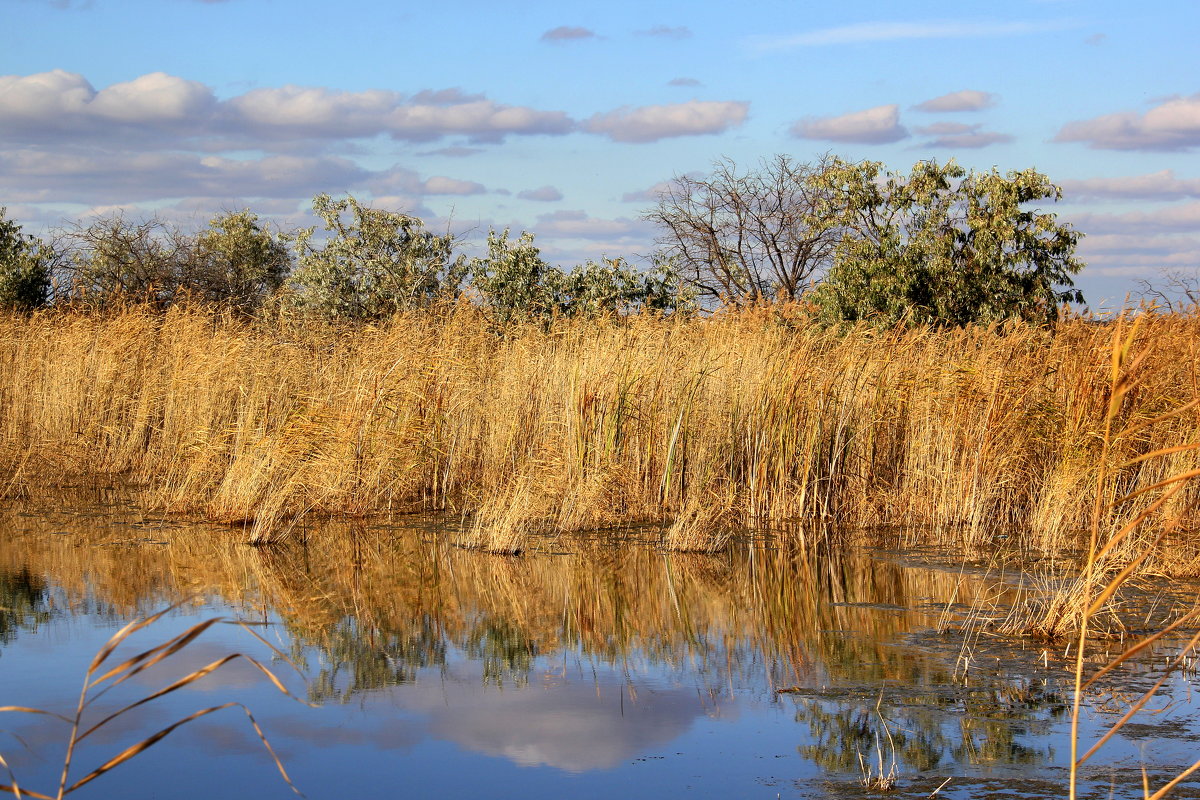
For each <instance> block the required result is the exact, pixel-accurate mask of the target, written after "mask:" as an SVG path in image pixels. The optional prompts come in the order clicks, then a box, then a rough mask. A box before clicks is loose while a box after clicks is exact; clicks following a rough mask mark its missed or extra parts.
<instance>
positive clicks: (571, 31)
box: [541, 25, 596, 42]
mask: <svg viewBox="0 0 1200 800" xmlns="http://www.w3.org/2000/svg"><path fill="white" fill-rule="evenodd" d="M594 38H596V32H595V31H593V30H591V29H590V28H580V27H574V26H571V25H559V26H558V27H557V28H551V29H550V30H548V31H546V32H545V33H543V34H542V36H541V39H542V41H543V42H577V41H580V40H581V39H594Z"/></svg>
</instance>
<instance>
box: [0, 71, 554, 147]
mask: <svg viewBox="0 0 1200 800" xmlns="http://www.w3.org/2000/svg"><path fill="white" fill-rule="evenodd" d="M575 127H576V126H575V122H574V121H573V120H572V119H571V118H570V117H569V116H568V115H567V114H566V113H565V112H562V111H547V110H540V109H535V108H528V107H523V106H509V105H504V104H501V103H496V102H494V101H492V100H489V99H487V98H486V97H484V96H483V95H477V94H465V93H463V92H461V91H460V90H458V89H443V90H437V91H433V90H424V91H421V92H418V93H416V94H414V95H412V96H411V97H407V98H406V97H405V96H403V95H401V94H400V93H398V92H394V91H388V90H382V89H371V90H366V91H360V92H347V91H339V90H335V89H328V88H323V87H305V86H282V87H272V88H262V89H254V90H252V91H249V92H247V93H245V94H243V95H239V96H236V97H233V98H231V99H229V100H226V101H223V102H217V100H216V99H215V97H214V95H213V92H212V90H211V89H210V88H209V87H207V86H205V85H204V84H201V83H197V82H195V81H188V80H184V79H182V78H178V77H174V76H171V75H167V74H165V73H161V72H156V73H151V74H148V75H143V76H141V77H139V78H136V79H134V80H132V81H128V82H125V83H118V84H114V85H112V86H109V87H107V88H105V89H102V90H100V91H99V92H97V91H96V90H95V89H94V88H93V87H92V85H91V84H90V83H88V81H87V80H86V79H85V78H84V77H83V76H82V75H78V74H75V73H71V72H66V71H64V70H55V71H53V72H45V73H40V74H36V75H29V76H17V75H6V76H0V139H9V140H14V141H18V142H25V143H30V144H42V143H45V141H46V140H47V139H48V138H59V139H64V138H66V139H69V138H71V137H77V138H79V139H80V140H81V141H86V142H87V143H92V144H94V143H97V142H99V141H103V140H120V141H122V142H126V143H128V142H129V141H131V140H132V139H138V140H141V141H143V142H149V141H151V140H152V139H153V137H154V136H156V135H157V136H159V137H160V139H161V141H160V145H161V146H163V147H178V146H180V145H181V143H183V142H185V141H190V142H192V143H193V146H194V147H196V148H200V147H215V148H218V149H219V148H241V149H261V148H267V149H275V148H276V147H277V146H278V145H277V143H279V142H287V141H289V140H293V141H294V140H311V141H322V140H332V139H346V138H366V137H371V136H376V135H379V134H387V135H390V136H392V137H393V138H395V139H401V140H411V141H424V140H436V139H439V138H442V137H446V136H452V135H461V136H466V137H468V139H470V140H473V141H500V140H502V139H504V138H505V137H506V136H508V135H530V134H550V135H559V134H565V133H569V132H571V131H573V130H575ZM164 137H165V138H164Z"/></svg>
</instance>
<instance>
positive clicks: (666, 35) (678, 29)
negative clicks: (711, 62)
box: [639, 25, 692, 39]
mask: <svg viewBox="0 0 1200 800" xmlns="http://www.w3.org/2000/svg"><path fill="white" fill-rule="evenodd" d="M639 33H641V34H642V35H643V36H658V37H661V38H663V39H688V38H691V35H692V31H691V29H690V28H688V27H687V26H686V25H676V26H674V27H672V26H670V25H655V26H654V27H652V28H649V29H648V30H644V31H639Z"/></svg>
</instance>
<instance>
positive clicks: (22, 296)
mask: <svg viewBox="0 0 1200 800" xmlns="http://www.w3.org/2000/svg"><path fill="white" fill-rule="evenodd" d="M6 212H7V209H5V208H4V207H0V308H7V309H17V310H21V311H28V310H31V309H34V308H38V307H39V306H43V305H45V304H46V301H47V300H48V299H49V295H50V270H51V262H52V260H53V253H52V251H51V250H50V248H49V247H47V246H46V245H45V244H44V243H42V242H41V241H40V240H39V239H36V238H34V237H33V236H29V235H27V234H24V233H22V232H21V226H20V225H18V224H17V223H16V222H13V221H12V220H9V219H5V214H6Z"/></svg>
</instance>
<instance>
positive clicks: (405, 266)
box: [287, 194, 467, 319]
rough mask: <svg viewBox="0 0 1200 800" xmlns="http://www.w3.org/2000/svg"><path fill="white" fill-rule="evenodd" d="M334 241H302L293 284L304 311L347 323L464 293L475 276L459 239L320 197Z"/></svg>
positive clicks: (301, 236)
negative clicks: (457, 248)
mask: <svg viewBox="0 0 1200 800" xmlns="http://www.w3.org/2000/svg"><path fill="white" fill-rule="evenodd" d="M313 210H314V211H315V212H316V213H317V215H318V216H319V217H320V218H321V220H322V221H323V222H324V227H325V230H326V231H329V232H330V234H331V235H330V236H329V237H328V238H327V239H325V240H324V241H323V242H321V243H320V244H319V245H318V244H316V243H314V239H313V236H314V234H315V232H316V228H307V229H304V230H301V231H300V232H299V233H298V234H297V235H296V238H295V250H296V255H297V269H296V271H295V272H294V273H293V274H292V276H291V277H290V278H289V279H288V281H287V286H288V287H289V288H290V289H291V294H290V298H291V302H292V303H293V304H294V305H295V306H296V307H298V308H299V309H301V310H303V311H308V312H314V313H318V314H321V315H323V316H328V317H333V318H341V319H377V318H380V317H385V316H388V315H390V314H393V313H395V312H396V311H400V310H404V309H410V308H419V307H423V306H428V305H430V304H432V303H433V302H435V301H437V300H439V299H442V298H447V297H452V296H455V295H457V294H458V292H459V290H460V287H461V285H462V281H463V278H464V277H465V276H466V273H467V265H466V260H465V258H463V257H461V256H460V257H458V258H452V252H453V249H454V238H453V237H452V236H450V235H449V234H446V235H441V236H439V235H437V234H434V233H431V232H430V231H427V230H426V229H425V226H424V223H422V222H421V220H419V219H417V218H416V217H410V216H408V215H406V214H399V213H395V212H391V211H385V210H382V209H375V208H370V207H368V206H364V205H362V204H361V203H359V202H358V201H357V200H355V199H354V198H353V197H346V198H344V199H341V200H334V199H332V198H331V197H330V196H329V195H327V194H321V195H317V196H316V197H315V198H313Z"/></svg>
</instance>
